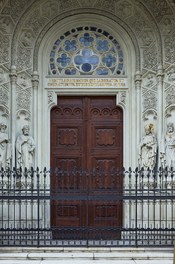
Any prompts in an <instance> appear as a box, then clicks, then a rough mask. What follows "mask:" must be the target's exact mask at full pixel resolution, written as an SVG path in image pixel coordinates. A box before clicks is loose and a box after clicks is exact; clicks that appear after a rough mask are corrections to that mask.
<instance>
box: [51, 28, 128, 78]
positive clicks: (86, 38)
mask: <svg viewBox="0 0 175 264" xmlns="http://www.w3.org/2000/svg"><path fill="white" fill-rule="evenodd" d="M49 60H50V64H49V70H48V73H49V75H50V74H53V75H55V74H57V75H58V76H59V75H83V74H86V75H87V74H89V75H115V74H120V75H124V74H125V70H124V69H125V67H124V55H123V51H122V49H121V46H120V44H119V43H118V41H117V40H116V39H115V38H114V37H113V36H112V35H111V34H110V33H109V32H107V31H104V30H102V29H100V28H97V27H94V26H93V27H92V26H85V27H77V28H73V29H71V30H70V31H67V32H65V33H64V34H62V35H61V36H60V37H59V38H58V39H57V40H56V41H55V43H54V45H53V48H52V50H51V52H50V58H49Z"/></svg>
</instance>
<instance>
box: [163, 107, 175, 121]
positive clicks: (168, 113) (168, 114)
mask: <svg viewBox="0 0 175 264" xmlns="http://www.w3.org/2000/svg"><path fill="white" fill-rule="evenodd" d="M172 112H175V104H174V105H172V106H170V107H168V108H167V109H166V110H165V117H166V118H168V117H171V116H172Z"/></svg>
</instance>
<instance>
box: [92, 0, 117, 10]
mask: <svg viewBox="0 0 175 264" xmlns="http://www.w3.org/2000/svg"><path fill="white" fill-rule="evenodd" d="M95 7H98V8H99V7H101V8H102V9H105V10H107V11H109V12H112V13H115V0H111V1H108V0H97V1H96V3H95Z"/></svg>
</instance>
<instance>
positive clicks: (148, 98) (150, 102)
mask: <svg viewBox="0 0 175 264" xmlns="http://www.w3.org/2000/svg"><path fill="white" fill-rule="evenodd" d="M143 109H144V111H145V110H147V109H157V96H156V94H155V93H153V92H151V91H148V92H146V93H145V94H144V98H143Z"/></svg>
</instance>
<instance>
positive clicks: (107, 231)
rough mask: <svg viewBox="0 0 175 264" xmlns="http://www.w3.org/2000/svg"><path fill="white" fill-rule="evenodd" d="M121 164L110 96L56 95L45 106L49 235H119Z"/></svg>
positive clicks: (119, 124) (119, 121)
mask: <svg viewBox="0 0 175 264" xmlns="http://www.w3.org/2000/svg"><path fill="white" fill-rule="evenodd" d="M122 167H123V112H122V109H121V108H119V107H117V106H116V99H115V97H114V96H110V97H106V96H103V97H102V96H72V97H70V96H69V97H68V96H63V97H59V99H58V104H57V106H56V107H54V108H53V109H52V110H51V168H52V170H53V171H54V172H53V174H52V178H51V186H52V187H51V193H52V195H53V199H52V204H51V225H52V228H55V229H56V230H57V231H58V232H55V233H54V236H56V237H57V238H60V237H61V238H62V239H63V238H64V239H65V238H81V239H82V238H85V239H86V238H87V236H88V237H91V238H98V239H102V238H103V239H105V238H106V239H108V238H111V237H113V238H119V237H120V232H119V229H120V227H121V226H122V218H123V216H122V201H121V194H122V184H123V183H122V180H123V179H122ZM56 168H57V170H56V172H55V169H56Z"/></svg>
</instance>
